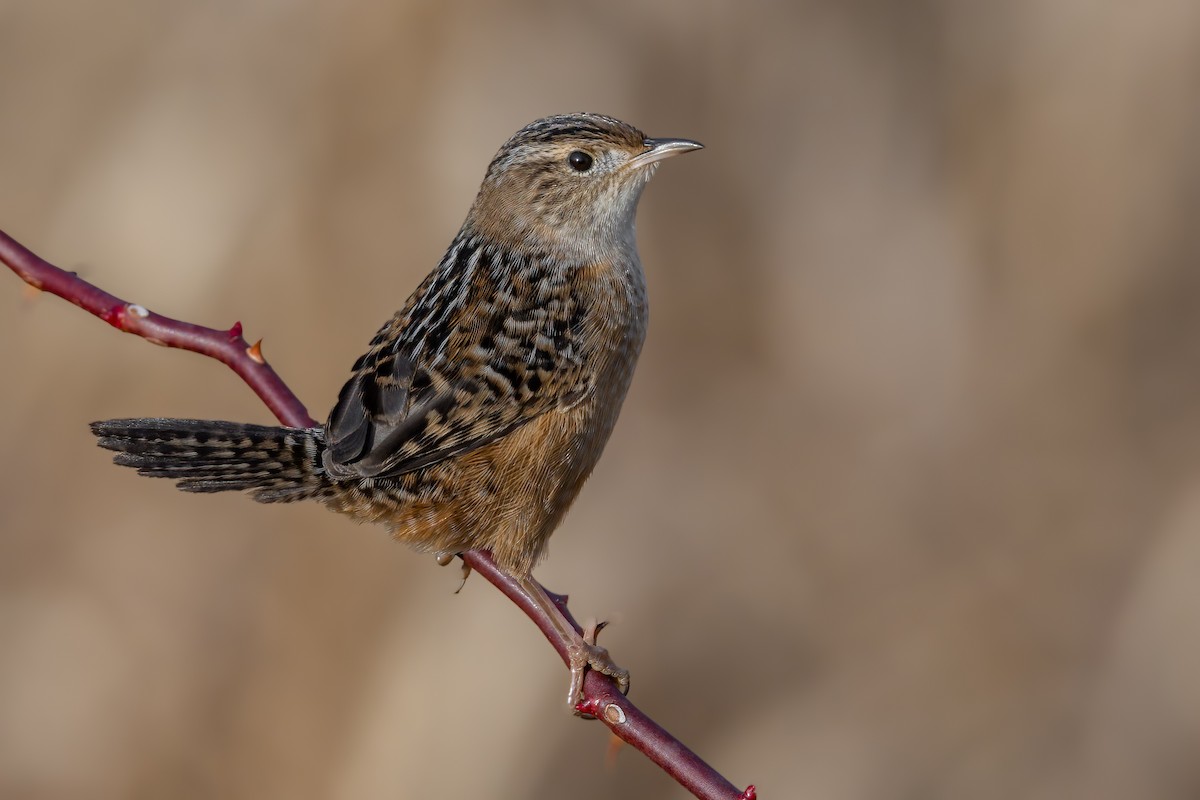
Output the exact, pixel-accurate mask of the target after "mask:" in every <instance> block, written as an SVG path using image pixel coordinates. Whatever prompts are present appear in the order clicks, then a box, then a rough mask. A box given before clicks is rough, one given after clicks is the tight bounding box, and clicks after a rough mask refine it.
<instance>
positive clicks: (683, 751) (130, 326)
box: [0, 231, 757, 800]
mask: <svg viewBox="0 0 1200 800" xmlns="http://www.w3.org/2000/svg"><path fill="white" fill-rule="evenodd" d="M0 261H3V262H4V263H5V264H7V265H8V266H9V267H11V268H12V270H13V272H15V273H17V275H19V276H20V277H21V279H22V280H24V281H25V282H26V283H28V284H30V285H31V286H34V287H36V288H37V289H41V290H43V291H47V292H50V293H51V294H55V295H58V296H59V297H61V298H63V299H64V300H68V301H70V302H71V303H74V304H75V305H77V306H79V307H80V308H82V309H84V310H85V311H88V312H89V313H91V314H94V315H95V316H97V317H100V319H102V320H104V321H105V322H107V323H108V324H109V325H112V326H113V327H114V328H117V329H118V330H122V331H125V332H126V333H132V334H134V335H136V336H140V337H142V338H143V339H146V340H147V341H150V342H153V343H154V344H160V345H164V346H166V347H178V348H180V349H182V350H191V351H192V352H195V353H200V354H202V355H206V356H209V357H211V358H215V359H217V360H218V361H220V362H221V363H223V364H225V365H226V366H228V367H229V368H230V369H232V370H233V371H234V372H236V373H237V374H238V375H239V376H240V377H241V378H242V380H243V381H245V382H246V384H247V385H248V386H249V387H250V388H251V389H252V390H254V392H255V394H257V395H258V396H259V398H261V399H262V401H263V403H265V404H266V406H267V408H269V409H270V410H271V412H272V413H273V414H274V415H275V417H276V418H277V419H278V420H279V421H280V422H281V423H282V424H284V425H288V426H291V427H297V428H307V427H311V426H313V425H316V424H317V422H316V421H315V420H314V419H313V418H312V417H310V416H309V414H308V411H307V410H306V409H305V407H304V404H303V403H301V402H300V400H299V399H298V398H297V397H296V395H295V394H294V393H293V392H292V390H291V389H290V388H288V386H287V384H286V383H284V382H283V380H282V379H281V378H280V377H279V376H278V375H277V374H276V373H275V370H273V369H271V367H270V365H269V364H267V362H266V360H265V359H264V358H263V356H262V350H261V348H260V343H258V342H256V343H255V344H252V345H251V344H249V343H248V342H247V341H246V340H245V339H244V338H243V337H242V325H241V323H240V322H239V323H234V325H233V327H231V328H230V329H228V330H218V329H216V328H205V327H203V326H200V325H193V324H192V323H189V322H182V321H180V320H175V319H171V318H170V317H164V316H162V315H160V314H155V313H154V312H152V311H149V310H147V309H146V308H145V307H144V306H140V305H135V304H132V303H129V302H126V301H125V300H122V299H121V298H119V297H115V296H114V295H111V294H109V293H108V292H105V291H104V290H102V289H100V288H98V287H96V286H93V285H91V284H90V283H88V282H86V281H84V280H82V279H81V278H79V276H77V275H76V274H75V273H73V272H67V271H65V270H62V269H59V268H58V267H56V266H54V265H53V264H51V263H50V262H48V261H45V260H44V259H42V258H40V257H39V256H37V255H36V254H34V253H33V252H31V251H30V250H28V249H27V248H25V247H24V246H23V245H21V244H20V243H19V242H17V241H16V240H15V239H13V238H12V237H10V236H9V235H8V234H6V233H5V232H4V231H0ZM462 559H463V561H464V562H465V563H466V564H467V565H469V566H470V568H471V569H473V570H475V571H476V572H478V573H479V574H480V575H482V576H483V577H484V578H486V579H487V580H488V581H489V582H491V583H492V584H493V585H495V586H496V588H498V589H499V590H500V591H501V592H503V593H504V594H505V595H506V596H507V597H508V598H509V599H510V600H512V601H513V602H514V603H515V604H516V605H517V606H519V607H520V609H521V610H522V611H524V612H525V614H526V615H527V616H528V617H529V618H530V619H532V620H533V622H534V624H536V625H537V626H538V628H539V629H540V630H541V631H542V633H543V634H544V635H545V636H546V638H547V639H548V640H549V641H550V643H551V645H553V646H554V648H555V650H557V651H558V654H559V656H561V657H562V658H563V661H564V662H566V660H567V653H566V648H565V645H564V643H563V642H562V641H561V639H560V638H559V636H558V635H557V634H556V632H555V629H554V623H553V622H552V621H551V620H550V619H549V617H547V616H546V614H544V613H543V612H542V611H541V610H540V609H539V607H538V606H537V604H536V603H534V602H533V601H532V599H531V598H530V597H529V596H528V595H526V594H525V592H524V590H522V589H521V587H520V585H519V584H518V583H517V582H516V581H515V580H513V579H512V578H511V577H510V576H508V575H506V574H504V573H503V572H501V571H500V570H499V568H497V566H496V564H495V562H494V561H492V557H491V555H489V554H488V553H487V552H485V551H480V550H472V551H469V552H466V553H463V554H462ZM551 597H552V598H553V599H554V601H555V604H556V605H557V606H558V608H559V610H560V611H561V612H562V613H563V615H564V616H565V617H566V618H567V620H568V621H569V622H570V623H571V624H572V625H574V626H575V628H576V630H580V628H579V624H578V623H577V622H576V621H575V620H574V618H572V617H571V614H570V612H569V611H568V610H567V598H566V596H565V595H555V594H551ZM583 689H584V695H583V700H582V701H581V702H580V703H579V705H578V706H577V708H578V709H579V711H581V712H583V713H585V714H588V715H589V716H593V717H595V718H596V719H599V720H600V721H602V722H603V723H604V724H605V725H607V726H608V727H609V728H610V729H611V730H612V732H613V734H614V735H616V736H617V737H619V738H620V739H622V740H623V741H625V742H627V743H628V744H630V745H632V746H633V747H634V748H635V749H637V750H640V751H641V752H642V753H644V754H645V755H646V756H647V757H648V758H649V759H650V760H652V761H653V762H654V763H656V764H658V765H659V766H660V767H662V769H663V770H664V771H666V773H667V774H668V775H670V776H671V777H672V778H674V779H675V780H676V781H678V782H679V783H680V785H682V786H683V787H684V788H686V789H688V791H690V792H692V793H693V794H694V795H695V796H696V797H698V798H701V800H754V798H755V797H756V796H757V793H756V791H755V788H754V787H753V786H749V787H747V788H746V790H745V791H741V792H739V791H738V789H737V787H735V786H734V785H733V784H731V783H730V782H729V781H728V780H726V779H725V778H724V777H723V776H722V775H721V774H720V773H718V772H717V771H716V770H714V769H713V768H712V767H710V766H709V765H708V764H706V763H705V762H704V761H703V760H701V759H700V757H699V756H697V755H696V754H695V753H693V752H692V751H691V750H689V749H688V748H687V747H685V746H684V745H683V744H682V743H681V742H680V741H679V740H678V739H676V738H675V737H673V736H672V735H671V734H669V733H667V731H666V730H664V729H663V728H662V727H661V726H660V725H658V723H656V722H655V721H654V720H652V719H650V717H648V716H646V715H645V714H644V713H642V711H641V710H640V709H638V707H637V706H635V705H634V704H633V703H631V702H630V701H629V698H627V697H625V696H623V695H622V694H621V693H620V691H618V690H617V687H616V684H615V683H614V682H613V680H612V679H611V678H609V677H607V676H605V675H601V674H600V673H597V672H595V671H592V670H589V671H588V673H587V676H586V678H585V680H584V683H583Z"/></svg>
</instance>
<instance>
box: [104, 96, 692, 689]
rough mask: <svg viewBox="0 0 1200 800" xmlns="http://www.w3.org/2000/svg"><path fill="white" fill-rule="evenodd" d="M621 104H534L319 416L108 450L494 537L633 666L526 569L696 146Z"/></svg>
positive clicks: (635, 336) (601, 666)
mask: <svg viewBox="0 0 1200 800" xmlns="http://www.w3.org/2000/svg"><path fill="white" fill-rule="evenodd" d="M700 147H701V145H700V144H699V143H698V142H693V141H691V140H688V139H649V138H647V137H646V136H644V135H643V134H642V133H641V131H639V130H637V129H636V128H634V127H632V126H631V125H628V124H626V123H624V122H621V121H619V120H616V119H612V118H611V117H605V116H600V115H598V114H568V115H562V116H555V117H548V118H546V119H541V120H538V121H537V122H534V123H532V124H530V125H528V126H526V127H525V128H522V129H521V130H520V131H518V132H517V133H516V134H515V135H514V136H513V137H512V138H511V139H509V140H508V141H507V142H506V143H505V144H504V146H503V147H501V148H500V151H499V152H498V153H497V154H496V157H495V158H494V159H493V160H492V163H491V165H490V166H489V167H488V170H487V174H486V175H485V176H484V179H483V185H482V186H481V187H480V189H479V195H478V196H477V197H476V198H475V203H474V204H473V205H472V206H471V210H470V212H469V213H468V214H467V219H466V221H465V222H464V223H463V226H462V228H461V230H460V231H459V232H458V235H457V236H455V237H454V241H453V242H451V244H450V248H449V249H448V250H447V251H446V255H445V256H444V257H443V258H442V260H441V263H439V264H438V266H437V268H436V269H434V270H433V272H431V273H430V274H429V276H428V277H427V278H425V280H424V281H423V282H422V283H421V285H420V286H419V287H417V290H416V291H415V292H414V293H413V295H412V297H410V298H409V299H408V302H407V303H405V305H404V308H402V309H401V310H400V311H399V312H397V313H396V315H395V316H394V317H392V319H391V320H389V321H388V322H387V323H386V324H385V325H384V326H383V327H382V328H380V330H379V332H378V333H376V334H375V338H374V339H372V340H371V344H370V347H369V348H368V349H367V352H366V353H364V354H363V355H362V356H360V357H359V359H358V360H357V361H356V362H355V363H354V367H353V371H352V375H351V377H350V380H349V381H348V382H347V383H346V385H345V386H344V387H343V388H342V391H341V394H340V395H339V396H338V400H337V403H336V405H334V407H333V410H332V411H331V412H330V414H329V420H328V422H327V423H326V424H325V426H324V427H316V428H309V429H300V428H283V427H268V426H262V425H248V424H240V423H233V422H218V421H210V420H181V419H123V420H109V421H107V422H97V423H93V425H92V432H93V433H95V434H96V435H97V436H98V437H100V441H99V444H100V446H101V447H105V448H108V449H109V450H116V451H118V455H117V456H116V457H115V458H114V461H115V462H116V463H117V464H121V465H124V466H130V467H136V468H137V470H138V472H139V474H142V475H149V476H152V477H159V478H173V479H175V480H176V481H177V484H176V485H177V486H178V487H179V488H180V489H183V490H184V491H189V492H222V491H228V490H244V491H248V492H249V493H250V494H251V496H253V497H254V499H256V500H258V501H260V502H264V503H282V502H292V501H295V500H307V499H314V500H317V501H319V502H321V503H324V504H325V505H327V506H329V507H330V508H332V509H333V510H335V511H339V512H341V513H343V514H346V515H347V516H350V517H351V518H353V519H355V520H359V521H369V522H380V523H383V524H384V525H386V526H387V527H388V529H389V530H390V531H391V532H392V535H393V536H394V537H395V538H396V539H398V540H400V541H402V542H405V543H406V544H409V545H412V546H413V547H415V548H417V549H419V550H422V551H429V552H435V553H438V554H439V555H440V556H446V557H448V556H450V555H452V554H455V553H460V552H463V551H465V550H473V549H484V550H490V551H491V553H492V555H493V557H494V558H495V560H496V562H497V564H499V566H500V567H501V569H503V570H505V571H506V572H508V573H509V574H511V575H512V576H513V577H514V578H516V579H518V580H519V581H520V582H521V583H522V586H523V587H524V589H525V590H526V591H527V592H528V593H529V594H530V596H531V597H532V598H533V599H534V600H535V602H537V603H538V604H539V605H541V606H542V607H543V608H544V609H545V610H546V611H547V613H548V614H549V615H550V617H551V619H557V620H560V621H561V622H560V628H561V630H560V631H559V632H560V634H561V635H562V636H563V637H564V639H565V640H567V641H568V642H569V645H568V652H569V654H570V662H571V664H570V666H571V684H570V688H569V691H568V696H567V700H568V703H569V704H570V705H571V706H572V707H573V706H574V705H575V703H576V701H577V700H578V698H579V697H580V693H581V691H582V684H583V675H584V671H585V670H586V669H587V668H589V667H590V668H592V669H596V670H598V671H600V672H603V673H605V674H607V675H610V676H612V677H613V678H615V679H616V680H617V682H618V684H619V685H620V687H621V690H622V691H628V687H629V675H628V673H627V672H626V671H625V670H623V669H621V668H620V667H617V666H616V665H615V664H613V663H612V661H611V659H609V657H608V654H607V652H606V651H605V650H604V649H603V648H601V647H599V646H597V645H596V643H595V641H594V635H591V636H589V637H586V638H584V637H580V636H579V635H578V634H577V633H576V632H575V631H574V630H573V629H571V628H570V627H569V626H567V625H566V623H565V621H563V620H562V617H561V615H560V614H559V613H558V612H557V609H555V608H554V605H553V603H552V602H551V601H550V599H549V598H548V597H547V596H546V594H545V593H544V591H542V590H541V587H540V586H539V585H538V584H537V582H536V581H533V579H532V578H531V576H530V571H531V570H532V568H533V565H534V564H535V563H536V562H537V561H538V559H539V558H540V557H541V556H542V554H543V553H544V552H545V549H546V543H547V540H548V539H549V537H550V534H551V533H552V532H553V531H554V529H555V528H556V527H557V526H558V524H559V522H560V521H561V520H562V518H563V515H564V514H566V512H567V509H568V508H569V507H570V505H571V502H572V501H573V500H574V499H575V496H576V495H577V494H578V493H579V489H580V487H581V486H582V485H583V482H584V481H585V480H586V479H587V477H588V475H589V474H590V473H591V471H592V468H593V467H594V466H595V465H596V461H597V460H598V459H599V458H600V453H601V451H602V450H603V448H604V445H605V443H606V442H607V441H608V437H609V434H610V433H611V432H612V429H613V425H614V424H615V423H616V420H617V414H618V412H619V411H620V408H621V403H622V401H623V400H624V398H625V393H626V390H627V389H628V388H629V383H630V380H631V379H632V377H633V369H634V364H635V362H636V361H637V357H638V353H639V352H640V350H641V347H642V341H643V339H644V338H645V334H646V314H647V308H646V283H645V277H644V275H643V273H642V265H641V261H640V259H639V258H638V253H637V248H636V245H635V243H634V214H635V212H636V210H637V204H638V199H639V198H640V197H641V194H642V189H643V188H644V187H645V186H646V183H647V181H649V180H650V177H651V176H652V175H653V174H654V171H655V170H656V169H657V167H658V164H659V162H660V161H662V160H663V159H664V158H667V157H669V156H673V155H676V154H678V153H686V152H688V151H689V150H696V149H699V148H700Z"/></svg>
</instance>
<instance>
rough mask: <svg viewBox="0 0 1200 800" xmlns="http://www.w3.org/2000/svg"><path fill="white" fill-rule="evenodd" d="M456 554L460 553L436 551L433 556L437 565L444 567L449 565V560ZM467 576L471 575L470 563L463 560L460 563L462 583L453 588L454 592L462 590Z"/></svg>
mask: <svg viewBox="0 0 1200 800" xmlns="http://www.w3.org/2000/svg"><path fill="white" fill-rule="evenodd" d="M458 555H460V554H459V553H450V552H444V553H438V554H437V555H435V556H434V558H436V559H437V563H438V566H439V567H445V566H449V565H450V562H451V561H453V560H454V558H455V557H456V556H458ZM469 577H471V565H470V564H468V563H467V562H466V561H465V560H464V561H463V563H462V583H460V584H459V585H458V588H457V589H455V590H454V593H455V594H458V593H459V592H461V591H462V590H463V587H464V586H466V585H467V578H469Z"/></svg>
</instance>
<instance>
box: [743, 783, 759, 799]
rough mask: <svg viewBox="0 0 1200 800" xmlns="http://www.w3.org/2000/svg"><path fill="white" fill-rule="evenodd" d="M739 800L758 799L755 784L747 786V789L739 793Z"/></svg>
mask: <svg viewBox="0 0 1200 800" xmlns="http://www.w3.org/2000/svg"><path fill="white" fill-rule="evenodd" d="M738 800H758V790H757V789H755V788H754V784H750V785H749V786H747V787H746V791H744V792H742V793H741V794H739V795H738Z"/></svg>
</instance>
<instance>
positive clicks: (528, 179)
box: [468, 114, 702, 259]
mask: <svg viewBox="0 0 1200 800" xmlns="http://www.w3.org/2000/svg"><path fill="white" fill-rule="evenodd" d="M700 147H702V145H701V144H700V143H699V142H693V141H691V140H690V139H649V138H647V137H646V136H645V135H644V134H643V133H642V132H641V131H639V130H638V129H637V128H635V127H633V126H632V125H628V124H626V123H624V122H621V121H620V120H617V119H613V118H612V117H605V116H601V115H599V114H563V115H560V116H554V117H547V118H545V119H540V120H538V121H537V122H533V123H531V124H529V125H527V126H525V127H524V128H522V129H521V130H519V131H517V132H516V134H514V135H513V137H512V138H511V139H509V140H508V141H507V142H505V143H504V146H503V147H501V148H500V151H499V152H498V153H497V154H496V157H495V158H494V159H492V163H491V165H490V166H489V167H488V171H487V175H486V177H485V178H484V180H483V185H482V186H481V187H480V190H479V196H478V197H477V198H476V200H475V204H474V205H473V206H472V207H471V214H470V216H469V217H468V223H469V224H471V225H472V226H473V227H474V228H475V229H476V230H478V231H479V232H481V233H484V234H485V235H487V236H488V237H489V238H493V239H496V240H499V241H503V242H507V243H508V244H510V245H512V246H518V247H520V246H533V247H537V248H539V249H544V248H553V250H555V251H557V252H562V253H563V254H564V255H567V254H569V255H571V256H575V257H582V258H585V259H602V258H611V257H613V255H615V254H618V253H620V252H622V251H623V250H630V251H631V250H632V248H633V246H634V243H633V237H634V228H633V219H634V214H635V212H636V211H637V203H638V199H639V198H640V197H641V194H642V189H643V188H645V186H646V182H647V181H649V180H650V177H651V176H652V175H653V174H654V171H655V170H656V169H657V168H658V165H659V162H661V161H662V160H663V159H664V158H668V157H670V156H673V155H676V154H678V153H686V152H688V151H689V150H697V149H699V148H700Z"/></svg>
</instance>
